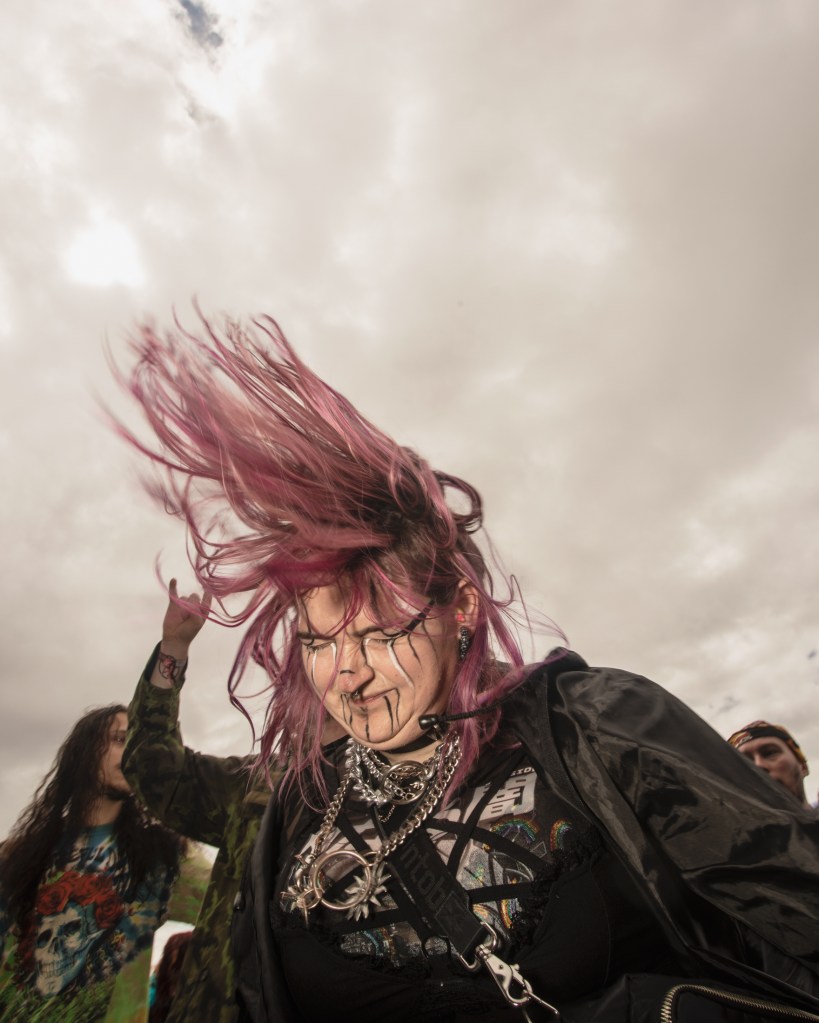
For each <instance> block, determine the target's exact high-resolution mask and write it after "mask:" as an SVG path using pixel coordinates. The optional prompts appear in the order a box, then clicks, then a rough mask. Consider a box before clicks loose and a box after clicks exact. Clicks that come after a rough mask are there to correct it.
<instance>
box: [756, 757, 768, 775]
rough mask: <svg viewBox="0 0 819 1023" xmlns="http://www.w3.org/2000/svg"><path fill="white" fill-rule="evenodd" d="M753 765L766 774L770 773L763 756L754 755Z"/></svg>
mask: <svg viewBox="0 0 819 1023" xmlns="http://www.w3.org/2000/svg"><path fill="white" fill-rule="evenodd" d="M754 763H755V764H756V766H757V767H761V768H762V770H763V771H765V773H766V774H770V773H771V770H770V768H769V766H768V764H767V763H766V761H765V758H764V757H763V756H760V754H759V753H755V754H754Z"/></svg>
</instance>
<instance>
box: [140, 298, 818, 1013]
mask: <svg viewBox="0 0 819 1023" xmlns="http://www.w3.org/2000/svg"><path fill="white" fill-rule="evenodd" d="M133 348H134V352H135V362H134V365H133V368H132V369H131V370H130V372H129V373H128V374H127V376H126V377H125V383H126V384H127V386H128V388H129V389H130V391H131V393H132V394H133V395H134V397H135V398H136V399H137V401H138V403H139V405H140V406H141V408H142V410H143V411H144V414H145V416H146V418H147V421H148V423H149V425H150V427H151V429H152V431H153V433H154V435H155V438H156V442H157V443H154V442H153V441H152V442H151V443H145V442H143V441H142V440H140V439H138V437H137V436H136V435H135V434H134V433H131V432H128V431H123V432H125V433H126V435H127V436H128V439H129V440H130V441H131V442H132V443H134V444H135V445H137V446H138V447H139V448H140V450H141V451H143V452H144V453H145V454H147V455H148V456H150V458H152V459H153V460H154V462H155V464H156V465H157V466H158V468H159V474H158V477H157V480H156V482H155V484H154V485H153V486H154V492H155V494H156V495H157V496H158V497H159V498H160V499H161V500H162V501H163V502H164V503H165V505H166V507H168V508H169V509H171V510H172V511H174V512H175V513H177V514H178V515H180V516H181V517H182V518H183V519H184V520H185V521H186V523H187V528H188V533H189V537H190V549H191V561H192V564H193V567H194V570H195V572H196V575H197V577H198V579H199V582H200V585H201V587H202V589H203V590H204V591H206V593H207V594H208V595H209V598H210V597H212V598H213V605H212V609H211V610H210V611H209V612H208V611H207V610H206V609H207V604H206V603H200V602H199V600H198V598H197V597H196V596H195V595H193V596H192V597H191V598H188V601H189V602H190V606H191V608H192V610H193V612H197V611H202V609H205V611H204V613H209V614H210V616H211V617H214V618H217V619H221V620H223V621H224V622H226V623H227V624H232V625H235V624H244V625H246V628H245V632H244V636H243V639H242V641H241V645H240V648H239V652H238V654H237V657H236V661H235V663H234V666H233V670H232V672H231V677H230V680H229V690H230V693H231V699H232V701H233V702H234V703H237V704H239V703H240V701H239V696H238V692H237V688H238V686H239V683H240V680H241V677H242V674H243V672H244V670H245V668H246V666H247V664H248V662H249V661H251V660H253V661H255V662H257V663H258V664H260V665H262V666H263V667H264V669H265V671H266V673H267V677H268V679H269V684H270V701H269V706H268V711H267V716H266V720H265V725H264V730H263V734H262V737H261V750H260V755H259V760H258V769H259V770H269V768H270V767H271V765H273V764H274V763H275V764H278V766H279V767H281V768H282V769H283V771H284V776H283V781H282V782H281V784H280V785H279V786H278V788H277V791H276V792H275V794H274V797H273V798H272V799H271V802H270V805H269V807H268V811H267V814H266V816H265V819H264V821H263V824H262V828H261V833H260V836H259V840H258V842H257V844H256V848H255V851H254V854H253V857H252V861H251V864H250V867H249V870H248V873H247V877H246V883H245V886H244V890H243V892H242V893H241V895H240V896H239V897H238V898H237V901H236V913H235V926H234V955H235V957H236V966H237V977H238V986H239V990H238V1000H239V1004H240V1005H241V1007H242V1012H243V1014H244V1015H243V1018H245V1019H248V1020H252V1021H254V1023H261V1021H271V1023H272V1021H276V1023H279V1021H312V1020H323V1019H328V1020H333V1021H335V1023H341V1021H346V1020H350V1021H355V1023H368V1021H371V1020H383V1019H388V1020H391V1021H399V1020H401V1021H403V1020H406V1021H412V1023H424V1021H432V1020H436V1021H439V1020H440V1021H451V1023H454V1021H465V1020H471V1019H474V1018H480V1019H484V1020H492V1021H506V1020H509V1021H513V1020H515V1021H517V1020H530V1021H533V1023H534V1021H537V1020H549V1019H557V1018H563V1019H565V1020H568V1021H576V1023H584V1021H591V1020H598V1019H599V1020H606V1021H607V1023H626V1021H628V1023H638V1021H639V1023H641V1021H643V1020H645V1021H648V1020H655V1019H659V1018H663V1019H683V1020H684V1019H696V1020H706V1019H707V1020H720V1019H728V1018H731V1019H733V1018H735V1016H730V1017H729V1015H728V1013H732V1012H735V1011H736V1009H737V1006H738V1004H739V1003H737V999H738V998H739V999H742V1000H743V1001H742V1005H744V1006H745V1010H747V1011H749V1012H751V1011H754V1012H756V1013H757V1016H756V1017H755V1018H763V1019H764V1018H771V1019H773V1018H778V1019H783V1018H800V1019H819V1015H814V1014H815V1013H817V1009H818V1008H819V1002H817V1001H815V1000H814V998H813V997H812V995H811V993H812V994H813V995H817V994H819V943H818V942H817V939H816V933H815V921H816V919H817V918H819V884H817V880H819V833H818V832H819V824H817V823H816V822H815V821H812V820H810V819H808V818H807V817H806V816H805V815H800V814H799V813H798V812H795V810H794V807H793V805H792V804H791V803H790V802H788V801H787V800H785V798H784V797H783V796H782V795H781V794H780V793H779V792H777V791H776V790H775V788H774V787H773V786H772V785H771V784H770V783H769V782H768V780H767V779H766V778H765V777H763V776H761V775H760V774H759V772H755V771H754V770H753V768H752V767H751V765H749V764H748V763H746V762H744V761H743V758H742V757H739V756H738V755H737V754H736V752H735V751H734V750H732V749H731V748H730V747H728V746H727V745H726V744H725V743H724V742H723V741H722V739H721V738H720V737H719V736H717V735H716V733H714V732H712V731H711V730H710V729H709V728H708V726H707V725H705V723H704V722H702V721H701V720H700V719H699V718H697V716H696V715H694V714H693V713H692V712H691V711H690V710H689V709H688V708H686V707H685V706H684V705H683V704H681V703H680V702H679V701H677V700H675V699H674V698H673V697H672V696H670V695H669V694H668V693H666V692H665V691H664V690H662V689H661V688H660V687H658V686H655V685H654V684H653V683H651V682H649V681H648V680H646V679H643V678H640V677H639V676H635V675H632V674H630V673H628V672H623V671H618V670H614V669H601V668H596V669H591V668H589V667H588V666H587V665H586V663H585V662H584V661H583V660H582V658H580V657H578V656H577V655H576V654H572V653H570V652H568V651H567V650H565V649H562V648H558V649H557V650H555V651H553V652H552V654H551V655H550V656H549V657H548V658H547V659H546V661H545V662H543V663H541V664H537V665H530V666H528V667H527V666H525V665H524V663H523V657H522V654H521V651H520V647H519V644H518V637H517V630H516V625H515V618H514V616H513V610H512V596H513V587H512V586H511V585H508V587H507V591H508V592H507V593H506V594H503V595H502V594H500V593H499V591H498V588H497V579H493V577H492V575H491V574H490V571H489V569H488V566H487V561H486V559H485V557H484V554H483V550H486V549H487V545H486V543H485V542H483V543H482V544H479V542H478V541H479V534H480V530H481V526H482V509H481V500H480V496H479V495H478V493H477V492H476V491H475V489H474V488H473V487H471V486H470V485H469V484H468V483H466V482H464V481H463V480H460V479H458V478H456V477H454V476H450V475H448V474H446V473H443V472H439V471H436V470H433V469H432V468H431V467H430V466H429V465H428V464H427V463H426V462H425V461H424V460H423V459H422V458H421V457H420V456H419V455H417V454H416V453H415V452H413V451H411V450H409V449H407V448H405V447H402V446H400V445H399V444H397V443H396V442H395V441H393V440H392V439H391V438H390V437H388V436H387V435H385V434H384V433H382V432H381V431H380V430H378V429H377V428H376V427H374V426H373V425H372V424H371V423H369V422H368V421H367V420H365V419H364V418H363V417H362V416H361V415H360V414H359V413H358V412H357V411H356V410H355V409H354V408H353V407H352V405H350V403H349V402H348V401H347V400H346V399H345V398H344V397H342V396H341V395H340V394H338V393H337V392H336V391H334V390H333V389H332V388H331V387H330V386H329V385H328V384H327V383H325V382H324V381H323V380H321V379H320V378H319V377H318V376H316V374H315V373H313V372H312V371H311V370H310V369H308V367H307V366H306V365H305V364H304V363H303V362H302V361H301V360H300V359H299V357H298V356H297V355H296V353H295V352H294V351H293V349H292V348H291V346H290V345H289V343H288V342H287V341H286V339H285V338H284V336H283V334H282V333H281V331H280V330H279V328H278V326H277V325H276V323H275V322H274V321H272V320H270V319H267V318H261V319H258V320H255V321H254V322H252V323H250V324H240V323H236V322H231V321H228V322H226V323H225V324H224V326H223V327H221V328H220V329H217V328H216V327H215V326H213V325H212V324H210V323H209V322H207V321H206V320H205V319H204V318H203V319H202V323H201V330H199V331H198V332H189V331H185V330H183V329H182V328H180V327H178V326H177V327H175V328H174V329H172V330H170V331H167V332H159V331H157V330H156V329H154V328H153V327H147V326H146V327H145V328H143V329H142V331H141V332H140V333H139V335H138V336H136V337H135V338H133ZM240 595H243V596H244V599H243V602H242V606H240V607H238V608H237V607H236V598H237V597H238V596H240ZM229 609H230V610H229ZM186 653H187V651H186V650H185V649H180V647H179V644H178V643H177V644H176V645H174V646H173V648H172V650H171V652H170V653H165V654H163V655H162V656H164V657H165V659H166V661H167V663H166V664H165V665H164V670H166V672H167V673H168V677H171V678H173V677H175V675H176V674H177V673H178V672H179V671H181V667H182V665H183V664H184V662H185V660H186ZM732 999H733V1001H732ZM772 1001H774V1002H779V1003H781V1004H780V1008H779V1009H776V1010H773V1009H766V1008H765V1006H766V1005H768V1004H769V1003H770V1002H772ZM785 1003H787V1005H790V1006H795V1005H798V1007H799V1011H800V1012H801V1013H802V1014H801V1015H799V1016H796V1015H794V1016H791V1017H788V1015H781V1013H782V1012H785V1013H787V1012H790V1011H791V1010H790V1009H788V1008H787V1007H785V1008H782V1005H785ZM754 1006H755V1008H754ZM660 1013H662V1014H663V1015H662V1017H661V1016H660ZM686 1013H688V1014H690V1015H686ZM765 1013H768V1015H767V1016H766V1015H765ZM777 1013H779V1014H777ZM743 1018H744V1017H743Z"/></svg>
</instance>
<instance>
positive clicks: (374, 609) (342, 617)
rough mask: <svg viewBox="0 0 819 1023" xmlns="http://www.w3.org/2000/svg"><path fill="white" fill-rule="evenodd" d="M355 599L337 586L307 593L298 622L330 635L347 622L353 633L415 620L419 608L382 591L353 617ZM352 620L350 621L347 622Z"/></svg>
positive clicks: (299, 609) (303, 598) (299, 608)
mask: <svg viewBox="0 0 819 1023" xmlns="http://www.w3.org/2000/svg"><path fill="white" fill-rule="evenodd" d="M351 606H352V596H351V594H350V593H349V591H347V590H345V589H344V588H343V587H341V586H338V585H335V584H334V585H332V586H321V587H319V588H318V589H315V590H311V591H310V592H309V593H306V594H304V595H303V596H302V597H301V598H300V599H299V602H298V622H299V628H301V629H306V628H310V629H314V630H316V631H317V632H320V633H323V634H326V635H330V634H331V633H333V632H336V631H337V630H338V629H339V628H340V627H341V626H342V625H344V624H345V623H346V627H347V628H348V629H350V630H352V631H359V630H362V629H366V628H369V627H371V626H373V625H395V624H396V622H400V621H403V620H404V619H405V618H407V617H408V616H409V617H414V616H415V615H416V614H417V613H418V610H419V607H420V604H419V606H415V604H414V603H410V602H408V601H402V600H401V599H400V598H399V596H398V595H397V594H393V593H390V592H387V593H385V592H383V591H381V592H380V593H378V594H373V599H371V600H370V601H368V602H366V603H364V604H363V606H362V607H361V608H360V609H359V610H358V612H357V614H355V615H353V617H352V618H350V617H349V616H350V611H351ZM348 619H349V620H348Z"/></svg>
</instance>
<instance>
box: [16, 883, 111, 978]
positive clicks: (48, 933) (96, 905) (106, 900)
mask: <svg viewBox="0 0 819 1023" xmlns="http://www.w3.org/2000/svg"><path fill="white" fill-rule="evenodd" d="M35 911H36V921H33V925H32V927H31V929H30V931H29V934H28V935H27V936H26V940H25V941H24V943H21V944H25V945H26V946H27V947H26V948H25V950H23V949H22V948H21V951H24V955H25V959H27V960H29V963H30V965H31V967H32V969H33V973H34V986H35V988H36V990H37V991H38V992H39V993H40V994H41V995H43V996H44V997H50V996H52V995H56V994H59V993H60V992H61V991H64V990H65V989H66V988H67V987H68V985H69V984H71V983H72V982H73V981H75V980H76V979H77V978H78V977H79V976H80V975H81V973H82V971H83V968H84V967H85V966H86V964H87V963H88V961H89V957H90V956H92V955H93V953H94V950H95V949H97V948H98V947H99V946H100V944H101V943H102V941H103V940H104V939H106V938H107V937H108V938H109V940H110V931H111V930H112V928H114V926H115V925H116V924H117V923H118V921H119V920H120V919H121V918H122V916H123V914H124V913H125V912H126V909H125V906H124V904H123V902H122V900H121V899H120V897H119V895H117V892H116V890H115V889H114V887H113V885H112V883H111V880H110V878H109V877H108V876H107V875H105V874H80V873H78V872H76V871H71V870H69V871H66V872H65V873H63V874H62V875H61V876H60V877H58V878H56V879H55V880H54V881H52V882H51V883H50V884H47V885H44V886H43V887H42V888H41V889H40V892H39V893H38V896H37V903H36V906H35Z"/></svg>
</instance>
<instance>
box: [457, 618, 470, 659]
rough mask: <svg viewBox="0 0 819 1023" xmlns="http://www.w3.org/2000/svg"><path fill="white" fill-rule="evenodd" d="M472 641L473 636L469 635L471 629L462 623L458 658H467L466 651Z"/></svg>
mask: <svg viewBox="0 0 819 1023" xmlns="http://www.w3.org/2000/svg"><path fill="white" fill-rule="evenodd" d="M471 642H472V637H471V636H470V635H469V629H467V627H466V626H465V625H462V626H461V627H460V629H458V660H459V661H463V660H465V658H466V652H467V650H468V649H469V644H470V643H471Z"/></svg>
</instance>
